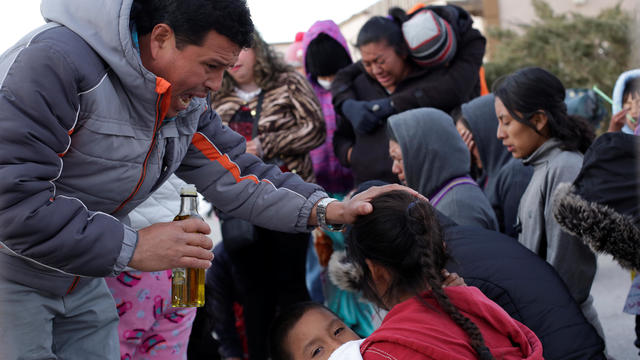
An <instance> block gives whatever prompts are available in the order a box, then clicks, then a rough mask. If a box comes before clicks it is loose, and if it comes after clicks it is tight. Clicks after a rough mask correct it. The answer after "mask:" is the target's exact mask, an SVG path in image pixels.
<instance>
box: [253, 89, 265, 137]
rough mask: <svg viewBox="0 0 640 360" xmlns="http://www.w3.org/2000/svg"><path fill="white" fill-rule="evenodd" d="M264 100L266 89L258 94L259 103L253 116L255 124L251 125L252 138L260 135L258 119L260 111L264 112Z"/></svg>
mask: <svg viewBox="0 0 640 360" xmlns="http://www.w3.org/2000/svg"><path fill="white" fill-rule="evenodd" d="M263 100H264V91H260V94H259V95H258V105H256V115H255V116H254V117H253V126H252V127H251V138H252V139H255V138H256V137H257V136H258V120H260V113H261V112H262V101H263Z"/></svg>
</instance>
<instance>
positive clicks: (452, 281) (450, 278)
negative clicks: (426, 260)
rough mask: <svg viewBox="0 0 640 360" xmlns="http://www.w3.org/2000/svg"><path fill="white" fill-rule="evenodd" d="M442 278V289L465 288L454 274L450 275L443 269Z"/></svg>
mask: <svg viewBox="0 0 640 360" xmlns="http://www.w3.org/2000/svg"><path fill="white" fill-rule="evenodd" d="M442 276H444V281H443V282H442V287H443V288H446V287H449V286H467V284H465V282H464V279H463V278H462V277H461V276H459V275H458V274H456V273H450V272H448V271H447V270H446V269H443V270H442Z"/></svg>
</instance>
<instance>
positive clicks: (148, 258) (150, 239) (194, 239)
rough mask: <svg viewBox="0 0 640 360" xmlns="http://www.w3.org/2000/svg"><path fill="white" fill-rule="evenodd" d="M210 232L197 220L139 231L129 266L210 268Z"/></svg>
mask: <svg viewBox="0 0 640 360" xmlns="http://www.w3.org/2000/svg"><path fill="white" fill-rule="evenodd" d="M210 232H211V229H210V228H209V225H207V223H206V222H204V221H203V220H200V219H195V218H194V219H187V220H182V221H172V222H166V223H157V224H153V225H151V226H148V227H146V228H143V229H140V230H139V231H138V244H137V246H136V249H135V252H134V253H133V257H132V258H131V261H130V262H129V266H130V267H132V268H134V269H136V270H141V271H160V270H168V269H173V268H200V269H206V268H208V267H210V266H211V260H213V253H212V252H211V249H212V248H213V242H212V241H211V239H209V237H207V236H206V235H205V234H209V233H210Z"/></svg>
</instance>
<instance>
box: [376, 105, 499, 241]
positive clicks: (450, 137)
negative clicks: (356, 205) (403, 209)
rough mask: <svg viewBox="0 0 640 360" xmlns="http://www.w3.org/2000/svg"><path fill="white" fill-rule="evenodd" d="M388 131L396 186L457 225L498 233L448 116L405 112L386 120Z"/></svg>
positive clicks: (430, 110)
mask: <svg viewBox="0 0 640 360" xmlns="http://www.w3.org/2000/svg"><path fill="white" fill-rule="evenodd" d="M387 129H388V130H387V132H388V135H389V139H390V141H389V155H390V156H391V159H392V160H393V167H392V171H393V173H394V174H396V175H397V176H398V179H400V181H402V182H403V183H404V184H406V185H407V186H409V187H410V188H412V189H414V190H416V191H418V192H419V193H421V194H422V195H424V196H426V197H428V198H429V202H430V203H431V205H432V206H433V207H435V208H436V209H438V210H440V211H441V212H442V213H443V214H445V215H447V216H448V217H450V218H451V219H452V220H453V221H455V222H456V223H457V224H458V225H472V226H479V227H482V228H485V229H489V230H498V221H497V220H496V216H495V214H494V212H493V209H492V208H491V204H490V203H489V200H488V199H487V197H486V196H485V195H484V193H483V192H482V190H481V189H480V188H479V187H478V185H477V184H476V183H475V181H473V179H471V177H469V164H470V161H471V158H470V156H469V150H467V147H466V145H465V144H464V142H463V141H462V138H461V137H460V135H459V134H458V131H457V130H456V127H455V125H454V124H453V119H451V117H450V116H449V115H447V114H446V113H445V112H443V111H441V110H438V109H433V108H422V109H414V110H409V111H405V112H403V113H400V114H397V115H393V116H391V117H390V118H389V120H388V128H387Z"/></svg>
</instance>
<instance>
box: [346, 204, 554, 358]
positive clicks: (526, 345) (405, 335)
mask: <svg viewBox="0 0 640 360" xmlns="http://www.w3.org/2000/svg"><path fill="white" fill-rule="evenodd" d="M371 204H372V205H373V209H374V211H373V212H372V213H371V214H369V215H366V216H361V217H359V218H358V220H356V222H355V224H354V226H353V229H352V232H351V235H350V236H349V238H348V240H347V259H348V260H349V261H351V262H352V263H354V264H355V265H356V267H357V268H359V269H361V271H362V276H361V277H360V281H359V284H357V285H358V288H360V289H361V291H362V294H363V296H364V297H365V298H367V299H370V300H371V301H373V302H374V303H376V304H377V305H378V306H379V307H381V308H383V309H386V310H389V313H388V314H387V315H386V317H385V319H384V320H383V322H382V325H381V326H380V328H378V330H376V331H375V332H374V333H373V334H371V335H370V336H369V337H368V338H367V339H366V340H365V341H364V343H363V344H362V345H361V346H360V352H361V353H362V355H363V358H364V359H378V358H380V359H382V358H385V354H390V355H391V356H393V357H395V358H412V359H418V358H420V359H445V358H450V354H452V353H455V354H456V355H457V356H458V357H457V358H460V359H494V358H495V359H541V358H542V345H541V344H540V341H539V340H538V338H537V337H536V335H535V334H534V333H533V332H532V331H531V330H529V329H528V328H527V327H525V326H524V325H522V324H521V323H519V322H517V321H515V320H513V319H512V318H511V317H510V316H509V315H508V314H507V313H506V312H505V311H504V310H503V309H502V308H500V307H499V306H498V305H496V304H495V303H494V302H492V301H491V300H489V299H488V298H486V297H485V296H484V295H483V294H482V293H481V292H480V290H478V289H477V288H475V287H466V286H455V287H447V288H446V289H443V280H444V276H443V274H442V270H443V269H444V266H445V263H446V262H447V260H448V259H449V257H448V255H447V251H446V248H445V245H444V238H443V232H442V230H441V228H440V224H439V223H438V220H437V217H436V214H435V211H434V210H433V208H432V207H431V206H430V205H429V204H428V203H427V202H426V201H423V200H420V199H417V198H415V197H413V196H412V195H410V194H408V193H406V192H404V191H393V192H389V193H387V194H383V195H380V196H378V197H376V198H374V199H373V200H372V202H371ZM387 358H388V357H387Z"/></svg>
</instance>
